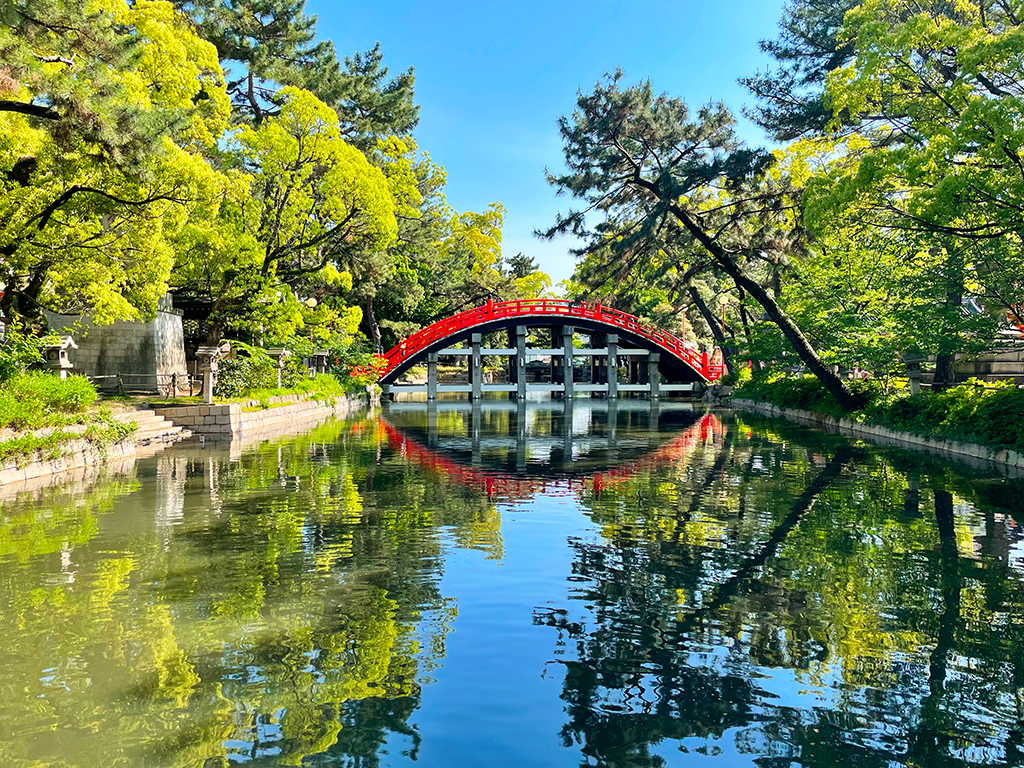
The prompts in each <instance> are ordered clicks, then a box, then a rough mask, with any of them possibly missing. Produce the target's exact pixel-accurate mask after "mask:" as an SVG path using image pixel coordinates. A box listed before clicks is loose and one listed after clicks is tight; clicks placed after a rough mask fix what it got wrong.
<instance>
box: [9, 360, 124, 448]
mask: <svg viewBox="0 0 1024 768" xmlns="http://www.w3.org/2000/svg"><path fill="white" fill-rule="evenodd" d="M96 397H97V394H96V387H95V386H93V384H92V382H90V381H89V380H88V379H87V378H85V377H84V376H69V377H68V378H67V379H63V380H62V379H61V378H60V377H59V376H57V375H56V374H53V373H44V372H40V371H33V372H29V373H19V374H17V375H15V376H14V377H12V378H10V379H8V380H7V381H5V382H3V384H2V385H0V429H8V430H13V431H16V432H18V431H26V430H36V431H35V432H31V431H30V432H27V433H25V434H15V435H13V436H11V437H8V438H7V439H5V440H3V441H0V461H8V460H11V459H17V460H18V461H19V463H27V462H29V461H33V460H42V461H49V460H52V459H56V458H59V457H60V456H62V455H64V453H65V452H66V448H67V446H68V444H69V443H71V442H73V441H77V440H86V441H88V442H90V443H92V444H93V445H96V446H97V447H100V448H106V447H108V446H110V445H112V444H114V443H116V442H119V441H120V440H123V439H125V438H126V437H128V435H130V434H131V433H132V432H134V431H135V425H134V424H125V423H123V422H120V421H118V420H116V419H114V418H112V417H111V416H110V414H109V413H107V412H106V411H104V410H100V411H93V410H91V407H92V405H93V404H94V403H95V402H96ZM72 425H84V426H85V428H84V429H82V428H81V427H79V428H78V429H76V430H74V431H71V430H68V429H66V428H67V427H70V426H72Z"/></svg>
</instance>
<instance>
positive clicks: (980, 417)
mask: <svg viewBox="0 0 1024 768" xmlns="http://www.w3.org/2000/svg"><path fill="white" fill-rule="evenodd" d="M851 389H853V390H854V391H856V392H859V393H860V394H862V395H864V396H865V398H866V399H867V405H866V406H865V408H864V410H863V411H861V412H860V413H858V414H855V415H854V418H856V419H857V420H859V421H864V422H873V423H878V424H884V425H885V426H887V427H890V428H892V429H898V430H903V431H908V432H915V433H918V434H922V435H926V436H929V437H939V438H947V439H953V440H964V441H968V442H976V443H981V444H982V445H990V446H995V447H999V448H1015V449H1024V389H1018V388H1017V387H1015V386H1013V384H1012V383H1010V382H1006V383H1004V384H1000V385H995V386H993V385H991V384H990V385H985V384H982V383H981V382H977V381H969V382H967V383H966V384H961V385H959V386H956V387H950V388H948V389H945V390H942V391H923V392H921V393H920V394H918V395H910V394H909V392H908V391H907V390H906V389H894V390H892V391H890V392H889V393H885V392H883V389H882V385H881V383H880V382H878V381H877V380H874V379H865V380H861V381H855V382H851ZM735 395H736V397H740V398H745V399H750V400H755V401H757V402H767V403H772V404H773V405H777V406H779V407H781V408H797V409H802V410H808V411H814V412H816V413H823V414H828V415H831V416H836V417H842V416H847V415H848V414H845V413H843V411H842V409H840V408H839V405H838V403H836V401H835V399H834V398H833V397H832V396H831V395H830V394H829V393H828V392H826V391H825V389H824V387H822V386H821V385H820V384H819V383H818V381H817V380H816V379H814V378H813V377H811V376H799V377H793V376H785V375H783V374H779V373H769V374H766V375H762V376H755V377H754V378H752V379H751V380H750V381H748V382H746V383H744V384H743V385H741V386H740V387H739V388H737V390H736V393H735Z"/></svg>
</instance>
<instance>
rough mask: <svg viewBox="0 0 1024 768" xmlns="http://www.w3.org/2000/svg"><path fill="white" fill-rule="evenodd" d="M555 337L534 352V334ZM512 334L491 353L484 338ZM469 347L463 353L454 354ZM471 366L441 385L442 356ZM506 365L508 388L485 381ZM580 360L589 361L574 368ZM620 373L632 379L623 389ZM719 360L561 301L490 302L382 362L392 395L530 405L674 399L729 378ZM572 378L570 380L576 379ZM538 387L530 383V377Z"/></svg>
mask: <svg viewBox="0 0 1024 768" xmlns="http://www.w3.org/2000/svg"><path fill="white" fill-rule="evenodd" d="M538 327H539V328H547V329H550V334H551V335H550V339H551V345H550V347H543V348H536V347H528V346H527V344H526V342H527V336H528V334H527V329H528V328H538ZM502 330H507V331H508V346H506V347H495V348H487V347H484V346H483V335H484V334H489V333H493V332H494V331H502ZM577 333H583V334H586V335H589V336H590V339H591V343H590V346H589V347H576V346H575V345H574V344H573V337H574V335H575V334H577ZM463 342H466V344H465V346H454V345H458V344H462V343H463ZM459 355H462V356H466V357H468V358H469V366H468V367H469V376H468V381H467V382H466V383H464V384H441V383H439V382H438V380H437V361H438V357H439V356H459ZM484 356H499V357H502V356H503V357H507V358H508V367H507V377H502V378H506V379H507V380H505V381H499V382H486V381H484V375H483V369H482V366H481V358H482V357H484ZM531 357H532V358H535V359H540V358H545V359H547V358H549V359H550V375H548V374H547V373H546V372H543V373H542V375H538V373H537V371H536V365H534V366H532V368H533V369H534V370H532V371H531V370H530V369H529V368H530V367H528V366H527V360H528V358H531ZM577 358H589V369H590V371H589V374H588V373H587V372H586V368H587V367H588V366H587V365H586V364H584V365H582V366H579V365H576V364H575V362H574V361H575V360H576V359H577ZM422 363H426V364H427V381H426V383H413V384H398V383H397V382H398V381H399V378H400V377H401V376H402V375H403V374H404V373H405V372H406V371H407V370H408V369H409V368H411V367H412V366H414V365H417V364H422ZM620 368H624V369H625V371H626V374H625V375H626V379H625V380H623V381H620V378H621V376H620ZM724 370H725V369H724V366H723V365H722V364H721V355H720V353H718V351H717V350H716V351H715V352H714V353H713V354H712V355H710V356H709V355H708V353H707V352H701V351H699V350H698V349H697V347H696V345H694V344H692V343H688V342H687V341H686V340H685V339H681V338H679V337H678V336H675V335H673V334H671V333H668V332H667V331H663V330H661V329H660V328H655V327H654V326H652V325H649V324H647V323H644V322H643V321H642V320H640V318H638V317H634V316H633V315H630V314H628V313H626V312H622V311H620V310H617V309H610V308H608V307H603V306H601V304H586V303H577V302H571V301H564V300H558V299H528V300H522V301H503V302H493V301H488V302H487V303H486V304H484V305H483V306H481V307H477V308H475V309H470V310H467V311H465V312H460V313H459V314H457V315H453V316H451V317H448V318H445V319H444V320H440V321H438V322H436V323H434V324H433V325H429V326H427V327H426V328H424V329H422V330H420V331H418V332H417V333H414V334H413V335H412V336H410V337H409V338H407V339H405V340H404V341H402V342H401V343H399V344H398V345H396V346H395V347H394V348H392V349H390V350H389V351H388V352H387V353H386V354H384V355H383V357H382V361H381V364H380V368H379V371H380V381H381V384H382V385H383V386H384V388H385V392H386V393H389V394H397V393H399V392H426V393H427V397H428V399H434V398H435V397H436V395H437V394H438V393H439V392H441V393H443V392H464V393H467V394H470V395H472V397H473V398H474V399H479V397H480V396H481V395H482V394H483V393H485V392H507V393H509V394H514V395H517V396H519V397H525V395H526V393H527V392H531V391H547V392H556V393H561V394H562V395H564V396H565V397H570V398H571V397H573V395H574V394H581V393H590V394H603V395H606V396H607V397H613V398H614V397H618V396H619V395H620V394H621V393H630V392H632V393H637V394H646V395H647V396H649V397H652V398H657V397H659V396H660V395H662V394H664V393H668V392H673V391H687V390H691V391H692V390H693V389H694V386H695V385H697V387H698V389H699V387H700V386H701V385H704V384H707V383H710V382H714V381H717V380H718V379H719V378H721V376H722V374H723V373H724ZM570 372H572V373H570ZM531 375H532V377H533V379H534V380H533V381H528V379H530V377H531Z"/></svg>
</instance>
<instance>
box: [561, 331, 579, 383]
mask: <svg viewBox="0 0 1024 768" xmlns="http://www.w3.org/2000/svg"><path fill="white" fill-rule="evenodd" d="M575 331H576V329H575V328H574V327H573V326H571V325H563V326H562V374H563V376H562V378H563V380H564V382H565V399H566V400H572V384H573V381H572V372H573V365H572V335H573V333H575Z"/></svg>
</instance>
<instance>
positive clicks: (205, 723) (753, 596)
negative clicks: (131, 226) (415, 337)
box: [0, 401, 1024, 768]
mask: <svg viewBox="0 0 1024 768" xmlns="http://www.w3.org/2000/svg"><path fill="white" fill-rule="evenodd" d="M1021 520H1024V492H1022V486H1021V484H1020V483H1019V482H1018V481H1008V480H1004V479H1000V478H997V477H992V476H988V475H984V474H981V473H977V472H974V471H972V470H968V469H964V468H956V467H952V466H950V465H948V464H946V463H943V462H942V461H940V460H938V459H934V458H927V457H924V458H922V457H919V456H915V455H913V454H907V453H903V452H900V451H897V450H887V449H876V448H872V447H869V446H863V445H856V444H852V443H850V442H849V441H846V440H843V439H842V438H839V437H837V436H830V435H823V434H820V433H816V432H812V431H810V430H807V429H804V428H801V427H796V426H793V425H788V424H784V423H779V422H775V421H770V420H765V419H760V418H753V417H748V416H742V415H737V414H732V413H729V412H719V413H710V414H709V413H705V412H703V411H695V410H693V409H692V408H690V407H688V406H680V405H677V404H673V403H664V404H662V405H661V406H656V407H654V408H651V407H650V406H649V405H648V404H646V403H642V402H630V401H620V403H618V404H615V403H608V402H603V401H586V402H583V403H580V404H577V405H576V406H575V407H573V406H568V407H567V406H566V405H564V404H562V403H551V402H549V403H525V404H515V403H485V404H484V405H483V406H477V407H474V406H472V405H470V404H468V403H441V404H438V405H436V406H434V407H427V406H426V405H412V404H409V405H402V404H399V405H393V406H391V407H389V408H388V409H386V410H384V411H383V412H382V413H380V414H363V415H360V416H357V417H354V418H351V419H347V420H344V421H335V422H329V423H327V424H324V425H321V426H318V427H317V428H315V429H313V430H312V431H309V432H307V433H306V434H303V435H301V436H298V437H294V436H293V437H288V438H281V439H277V440H271V441H265V442H263V443H260V444H255V445H246V446H241V447H239V446H223V445H221V446H218V445H215V444H207V445H201V444H192V445H185V446H180V447H176V448H174V449H171V450H169V451H166V452H164V453H162V454H160V455H159V456H156V457H154V458H151V459H146V460H144V461H141V462H139V463H138V464H136V465H135V466H134V467H127V468H120V469H119V470H118V471H117V472H100V473H97V474H96V476H94V477H90V478H83V479H81V481H79V482H76V483H65V484H62V485H52V486H50V487H48V488H41V489H38V490H37V491H34V492H32V493H24V494H21V495H19V496H16V497H14V498H7V499H3V498H0V765H3V766H34V767H42V766H53V767H54V768H56V767H57V766H61V768H67V767H73V766H82V768H86V766H88V768H103V767H105V766H122V765H131V766H133V767H135V766H140V767H143V768H146V767H148V766H160V767H161V768H162V767H163V766H176V767H177V766H181V767H182V768H184V767H185V766H188V767H192V766H195V767H196V768H212V767H213V766H227V765H231V764H238V763H246V764H250V765H253V766H278V765H297V764H305V765H317V766H327V765H345V766H376V765H400V764H408V763H412V762H413V761H415V762H416V763H417V764H419V765H455V764H494V765H504V764H509V765H511V764H523V765H525V764H531V765H534V764H536V765H540V764H545V765H581V766H582V765H599V766H609V767H615V768H619V767H625V766H652V767H654V766H667V765H684V766H690V765H702V764H705V763H706V762H708V761H710V763H711V764H715V765H723V766H733V765H751V766H791V765H805V766H832V765H837V764H845V765H849V766H879V767H880V766H894V765H898V766H967V765H1019V764H1021V763H1022V762H1024V732H1022V727H1021V725H1022V720H1024V637H1022V635H1024V582H1022V569H1024V530H1022V528H1021V524H1020V522H1019V521H1021ZM497 566H501V567H497ZM460 600H461V603H460ZM485 615H486V616H488V617H491V618H488V619H487V621H483V620H482V619H481V618H480V617H481V616H485ZM531 616H532V620H531ZM531 622H532V623H531ZM456 628H457V629H458V636H459V637H460V638H461V639H462V644H460V645H458V646H456V645H453V644H452V642H451V639H452V638H451V633H452V631H453V629H456ZM456 647H457V648H459V649H461V650H452V649H453V648H456ZM467 648H472V649H475V651H474V653H470V652H469V651H467ZM481 649H482V650H481ZM531 654H532V655H531ZM482 686H483V687H484V689H483V690H482V688H481V687H482ZM492 690H493V691H499V690H500V691H501V693H500V694H498V693H491V691H492ZM477 696H479V697H480V698H479V699H477V698H475V697H477ZM470 701H472V703H465V702H470ZM478 701H479V702H480V703H477V702H478ZM460 706H466V707H469V709H468V710H467V711H469V713H470V714H469V715H468V717H471V718H472V719H471V720H467V719H466V717H467V715H458V714H455V713H458V712H462V711H463V710H460V709H459V707H460ZM535 711H537V712H539V711H544V712H546V713H548V714H545V715H539V714H535Z"/></svg>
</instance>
